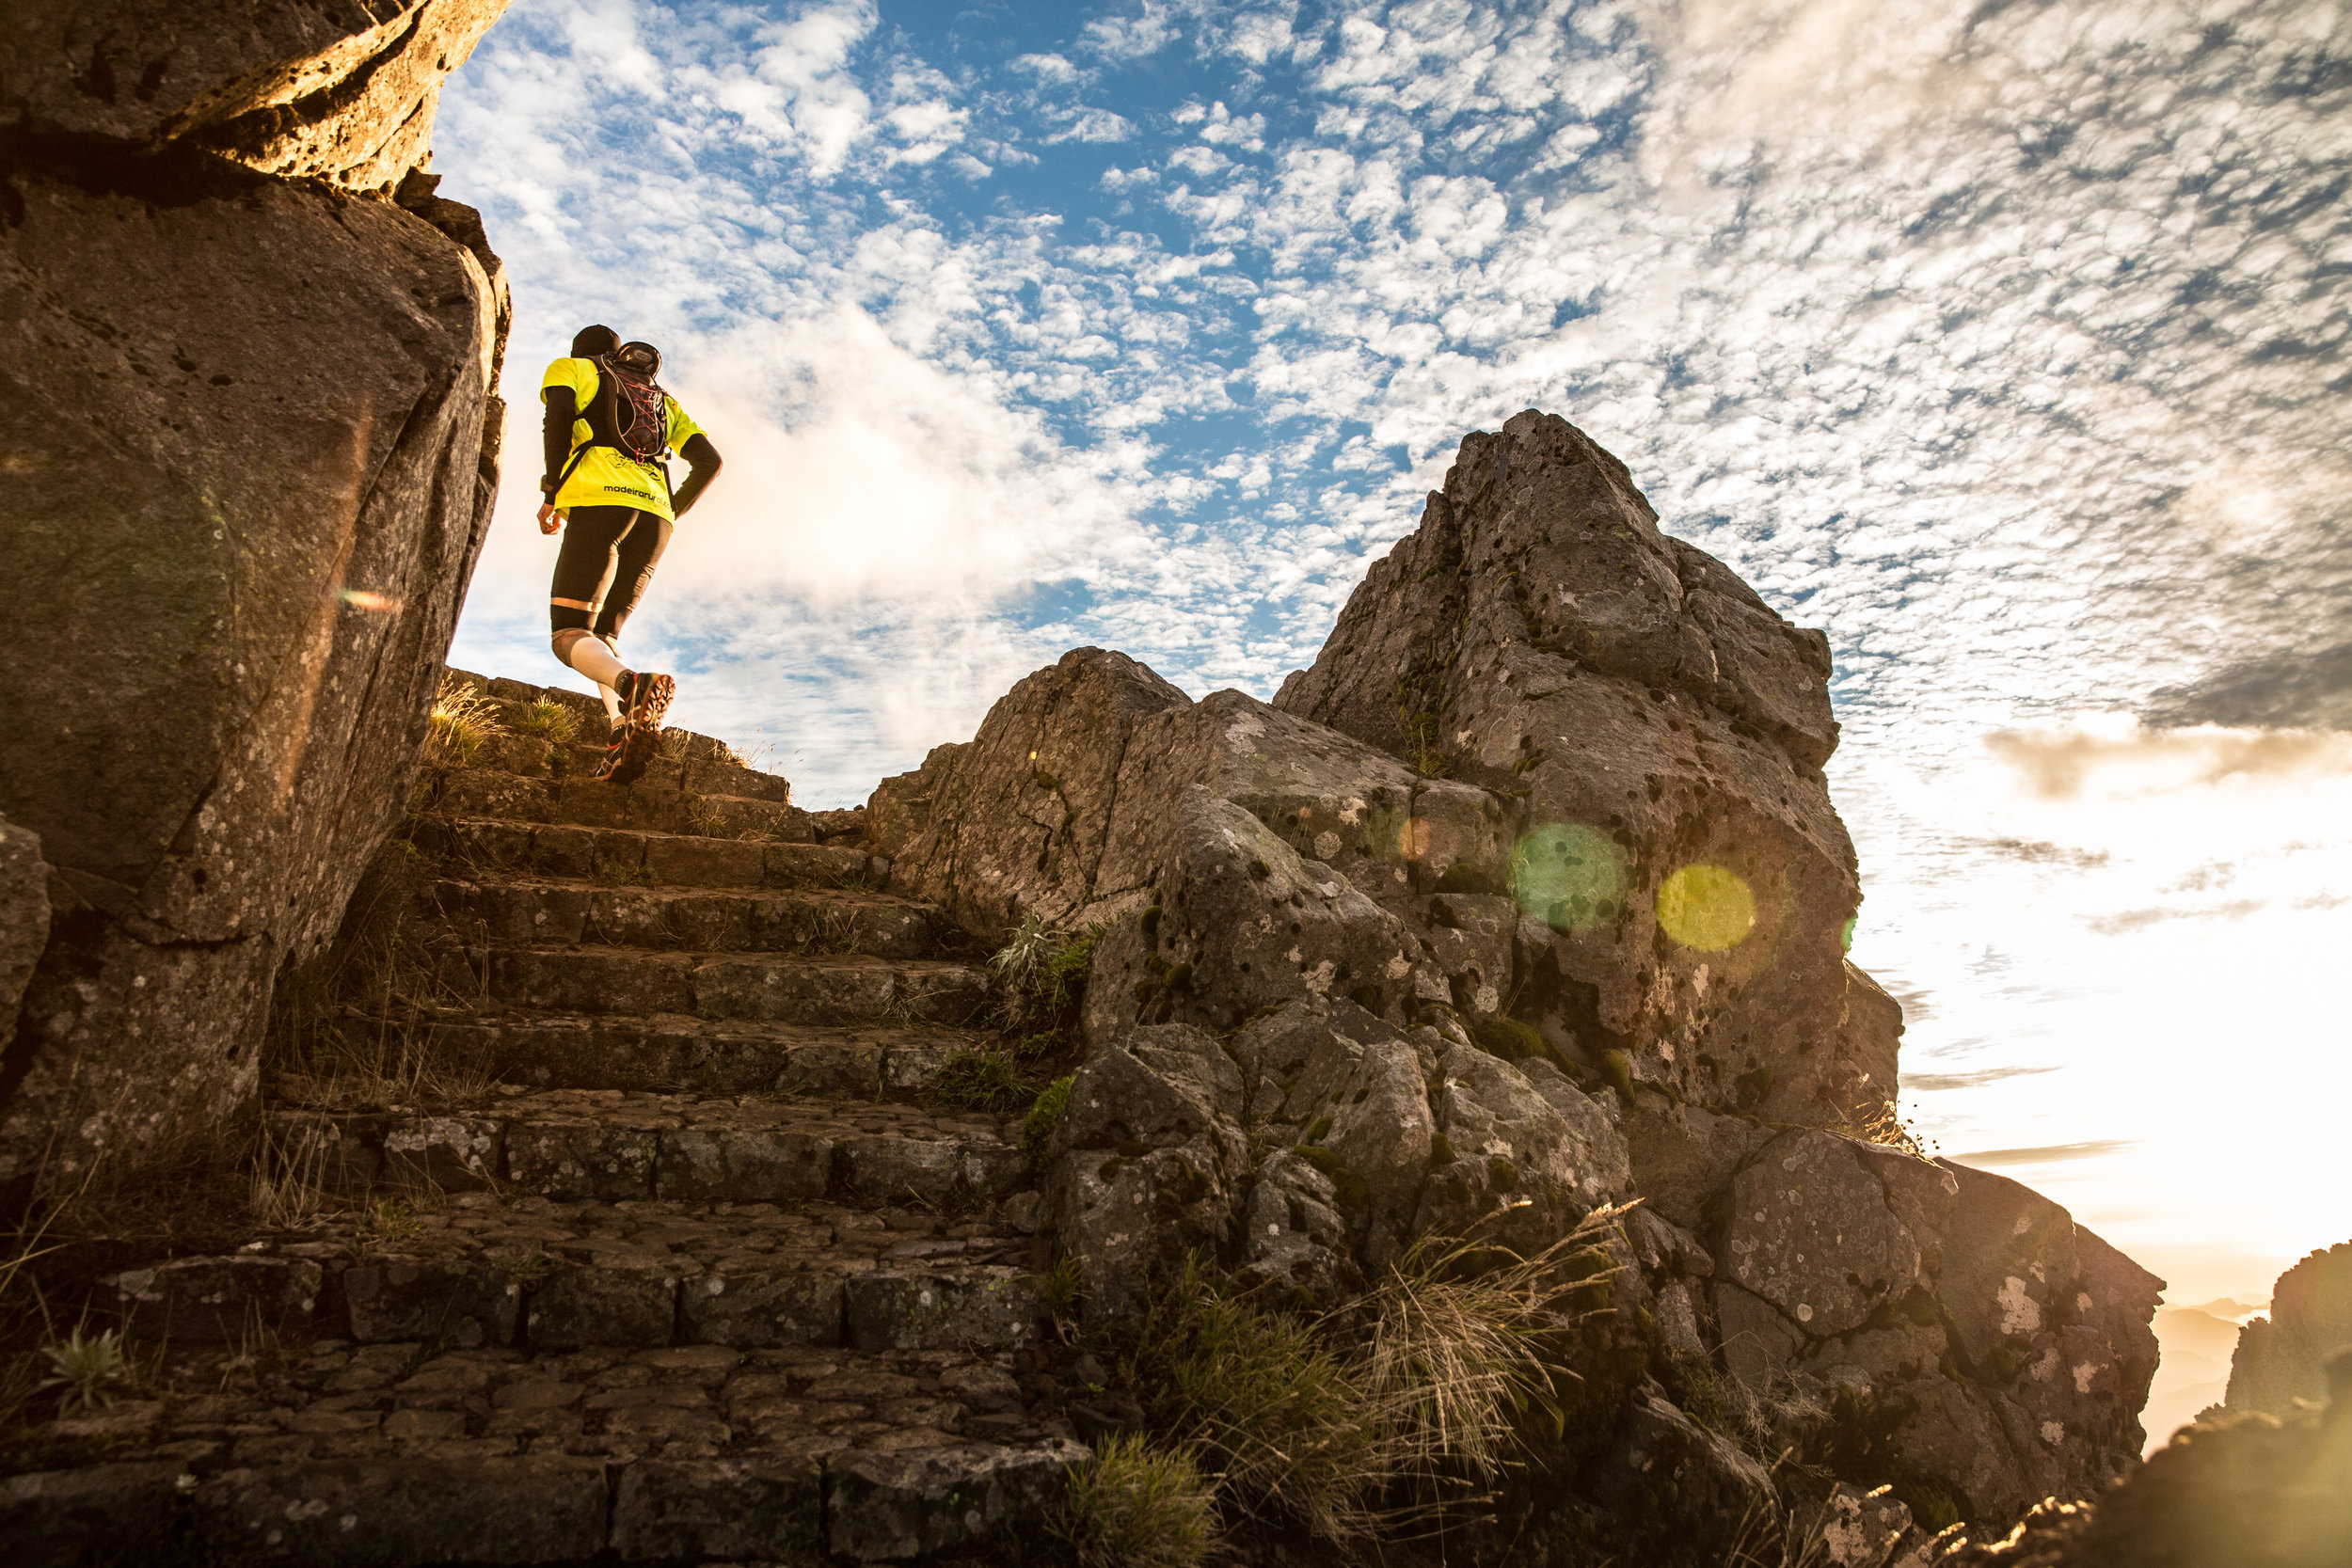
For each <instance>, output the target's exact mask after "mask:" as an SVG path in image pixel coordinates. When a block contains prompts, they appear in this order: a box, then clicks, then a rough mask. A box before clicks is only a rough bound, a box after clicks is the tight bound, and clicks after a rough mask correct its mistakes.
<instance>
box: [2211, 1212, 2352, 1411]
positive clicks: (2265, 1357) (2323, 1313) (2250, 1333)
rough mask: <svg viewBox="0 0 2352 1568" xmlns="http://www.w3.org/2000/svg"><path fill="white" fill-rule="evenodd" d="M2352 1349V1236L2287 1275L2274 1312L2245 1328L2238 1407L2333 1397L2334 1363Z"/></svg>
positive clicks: (2236, 1370) (2235, 1381)
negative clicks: (2331, 1373)
mask: <svg viewBox="0 0 2352 1568" xmlns="http://www.w3.org/2000/svg"><path fill="white" fill-rule="evenodd" d="M2347 1351H2352V1242H2339V1243H2336V1244H2335V1245H2334V1246H2331V1247H2328V1248H2325V1249H2323V1250H2321V1251H2318V1252H2314V1253H2312V1254H2311V1255H2310V1256H2309V1257H2307V1258H2305V1259H2303V1260H2302V1261H2301V1262H2299V1263H2297V1264H2296V1265H2295V1267H2293V1268H2291V1269H2289V1270H2287V1272H2286V1273H2284V1274H2282V1275H2280V1276H2279V1283H2278V1284H2277V1285H2276V1286H2274V1287H2273V1288H2272V1290H2271V1293H2270V1315H2269V1316H2268V1317H2267V1318H2256V1319H2255V1320H2253V1322H2251V1323H2248V1324H2247V1325H2246V1326H2245V1327H2243V1328H2241V1329H2239V1330H2238V1336H2237V1352H2236V1354H2233V1355H2232V1356H2231V1357H2230V1391H2229V1393H2228V1395H2227V1396H2225V1398H2224V1400H2223V1403H2224V1404H2225V1405H2226V1406H2227V1408H2229V1409H2231V1410H2267V1411H2269V1412H2270V1413H2271V1414H2272V1415H2274V1416H2283V1415H2286V1414H2287V1413H2288V1412H2290V1411H2292V1410H2293V1409H2294V1408H2295V1402H2296V1400H2311V1401H2313V1402H2317V1401H2321V1400H2325V1399H2326V1398H2327V1397H2328V1363H2329V1362H2330V1361H2333V1360H2334V1359H2335V1358H2336V1357H2337V1356H2339V1355H2342V1354H2344V1353H2345V1352H2347Z"/></svg>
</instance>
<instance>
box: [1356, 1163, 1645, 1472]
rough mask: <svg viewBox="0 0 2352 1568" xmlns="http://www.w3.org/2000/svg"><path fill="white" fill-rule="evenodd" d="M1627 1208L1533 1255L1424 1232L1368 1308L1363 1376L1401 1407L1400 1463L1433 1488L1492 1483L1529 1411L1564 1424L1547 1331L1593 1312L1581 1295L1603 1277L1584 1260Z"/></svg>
mask: <svg viewBox="0 0 2352 1568" xmlns="http://www.w3.org/2000/svg"><path fill="white" fill-rule="evenodd" d="M1622 1212H1623V1211H1622V1210H1619V1209H1614V1208H1609V1207H1603V1208H1599V1209H1596V1210H1594V1211H1593V1212H1591V1213H1590V1214H1588V1215H1587V1216H1585V1218H1584V1220H1583V1222H1582V1223H1581V1224H1580V1225H1579V1226H1578V1227H1576V1228H1575V1229H1574V1230H1572V1231H1570V1232H1569V1233H1568V1234H1567V1235H1565V1236H1563V1237H1561V1238H1560V1239H1559V1240H1558V1241H1556V1242H1554V1243H1552V1244H1551V1245H1550V1246H1549V1247H1546V1248H1545V1249H1544V1250H1543V1251H1542V1252H1539V1253H1537V1254H1536V1255H1535V1256H1534V1257H1532V1258H1521V1257H1519V1256H1518V1254H1516V1253H1513V1252H1511V1251H1509V1250H1508V1249H1506V1248H1502V1247H1498V1246H1495V1245H1493V1244H1491V1243H1486V1242H1482V1241H1477V1240H1467V1241H1466V1240H1460V1239H1456V1238H1453V1237H1447V1236H1439V1235H1435V1234H1429V1235H1423V1236H1422V1237H1421V1238H1420V1239H1419V1240H1417V1241H1415V1242H1414V1243H1412V1245H1410V1246H1408V1247H1406V1249H1405V1253H1404V1255H1403V1256H1402V1257H1400V1258H1399V1259H1397V1260H1396V1261H1395V1262H1394V1263H1393V1264H1392V1265H1391V1267H1390V1269H1389V1272H1388V1274H1387V1275H1386V1277H1384V1278H1383V1279H1382V1280H1381V1282H1380V1283H1379V1285H1378V1286H1376V1287H1375V1289H1374V1291H1372V1293H1371V1295H1370V1296H1369V1297H1367V1298H1366V1299H1365V1301H1364V1302H1362V1303H1361V1304H1359V1307H1358V1308H1357V1315H1358V1316H1359V1318H1362V1319H1365V1320H1369V1323H1370V1327H1371V1335H1370V1338H1369V1342H1368V1343H1367V1345H1366V1346H1365V1350H1364V1354H1363V1365H1362V1370H1361V1376H1362V1379H1363V1383H1364V1386H1365V1388H1366V1389H1367V1390H1368V1391H1369V1392H1370V1394H1371V1396H1372V1398H1373V1401H1374V1403H1375V1405H1376V1406H1378V1407H1379V1408H1381V1409H1384V1410H1386V1411H1388V1412H1390V1419H1391V1423H1392V1424H1391V1433H1392V1435H1393V1438H1394V1441H1395V1443H1396V1445H1397V1451H1396V1452H1395V1454H1394V1455H1393V1457H1394V1460H1395V1462H1396V1463H1397V1465H1399V1468H1400V1470H1401V1471H1402V1472H1403V1473H1404V1474H1405V1475H1406V1476H1407V1477H1409V1478H1411V1479H1412V1480H1413V1481H1415V1482H1416V1483H1417V1484H1418V1485H1419V1486H1420V1487H1421V1488H1422V1490H1423V1491H1424V1492H1430V1491H1434V1490H1436V1489H1438V1488H1441V1487H1442V1486H1443V1484H1444V1483H1446V1482H1448V1481H1453V1480H1455V1479H1469V1478H1474V1479H1476V1480H1479V1481H1491V1480H1493V1479H1495V1478H1496V1477H1498V1476H1500V1475H1501V1474H1502V1471H1503V1470H1505V1469H1506V1468H1508V1467H1510V1465H1512V1463H1513V1461H1512V1459H1511V1457H1510V1455H1511V1449H1512V1447H1513V1445H1514V1443H1515V1441H1516V1432H1517V1423H1518V1418H1520V1417H1521V1416H1523V1415H1525V1414H1527V1413H1529V1412H1530V1411H1539V1412H1541V1413H1542V1414H1544V1415H1546V1416H1548V1417H1549V1418H1550V1422H1549V1424H1551V1425H1554V1426H1556V1425H1557V1424H1558V1418H1559V1405H1558V1399H1557V1385H1556V1382H1555V1379H1556V1378H1557V1377H1559V1376H1569V1377H1573V1376H1574V1373H1572V1372H1558V1373H1555V1372H1554V1371H1553V1370H1552V1369H1551V1367H1550V1366H1549V1364H1548V1362H1547V1360H1546V1357H1545V1355H1544V1354H1543V1348H1542V1347H1543V1340H1544V1338H1545V1337H1546V1336H1548V1335H1551V1334H1554V1333H1557V1332H1559V1331H1561V1330H1563V1329H1566V1328H1569V1327H1572V1326H1573V1325H1574V1324H1575V1323H1577V1322H1578V1321H1579V1320H1580V1319H1581V1318H1583V1317H1585V1316H1587V1315H1589V1314H1588V1313H1587V1312H1586V1311H1584V1310H1581V1309H1579V1308H1578V1307H1575V1306H1574V1305H1573V1303H1572V1298H1573V1297H1575V1296H1576V1295H1577V1293H1579V1292H1580V1291H1584V1290H1585V1289H1586V1288H1587V1287H1589V1286H1590V1285H1591V1284H1592V1283H1593V1281H1594V1277H1595V1276H1594V1275H1593V1273H1592V1272H1591V1271H1590V1270H1589V1269H1584V1268H1580V1267H1578V1266H1576V1265H1578V1264H1579V1263H1581V1262H1582V1261H1585V1260H1588V1259H1594V1260H1597V1259H1599V1258H1600V1257H1602V1256H1603V1255H1602V1254H1601V1253H1600V1250H1599V1249H1600V1247H1601V1246H1602V1244H1603V1242H1604V1238H1605V1235H1606V1233H1607V1232H1608V1231H1609V1230H1610V1229H1611V1228H1612V1227H1613V1226H1614V1225H1615V1223H1616V1220H1617V1218H1618V1216H1619V1215H1620V1214H1621V1213H1622Z"/></svg>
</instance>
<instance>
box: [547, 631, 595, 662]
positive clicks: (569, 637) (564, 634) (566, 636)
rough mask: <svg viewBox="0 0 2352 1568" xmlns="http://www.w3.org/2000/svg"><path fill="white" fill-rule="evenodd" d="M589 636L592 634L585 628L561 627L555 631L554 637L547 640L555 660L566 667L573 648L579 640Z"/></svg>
mask: <svg viewBox="0 0 2352 1568" xmlns="http://www.w3.org/2000/svg"><path fill="white" fill-rule="evenodd" d="M591 635H593V634H592V633H591V632H590V631H589V630H588V628H587V627H586V626H561V627H558V628H557V629H556V632H555V635H554V636H552V637H550V638H548V646H550V647H552V648H553V649H554V650H555V657H556V658H557V659H558V660H560V661H561V662H563V663H564V664H566V665H568V664H570V663H571V662H572V649H573V648H574V646H576V645H577V644H578V643H579V641H580V639H581V638H583V637H588V636H591Z"/></svg>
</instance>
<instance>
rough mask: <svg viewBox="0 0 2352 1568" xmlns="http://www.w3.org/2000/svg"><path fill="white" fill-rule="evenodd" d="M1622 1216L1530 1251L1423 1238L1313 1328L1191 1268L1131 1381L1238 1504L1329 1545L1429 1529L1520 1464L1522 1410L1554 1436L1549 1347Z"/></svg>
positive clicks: (1151, 1325) (1577, 1313)
mask: <svg viewBox="0 0 2352 1568" xmlns="http://www.w3.org/2000/svg"><path fill="white" fill-rule="evenodd" d="M1621 1212H1622V1211H1621V1210H1617V1209H1612V1208H1602V1209H1598V1210H1596V1211H1594V1212H1593V1213H1592V1214H1591V1215H1589V1216H1588V1217H1587V1218H1586V1219H1585V1220H1584V1222H1583V1223H1582V1224H1581V1225H1579V1226H1578V1227H1576V1229H1575V1230H1574V1231H1572V1232H1570V1233H1569V1234H1568V1235H1566V1236H1564V1237H1562V1238H1561V1239H1560V1240H1559V1241H1558V1242H1556V1243H1553V1244H1552V1245H1550V1246H1549V1247H1547V1248H1545V1249H1544V1250H1543V1251H1542V1252H1541V1253H1538V1254H1536V1255H1535V1256H1534V1257H1532V1258H1522V1257H1519V1256H1518V1255H1517V1254H1514V1253H1512V1252H1510V1251H1508V1250H1506V1249H1503V1248H1500V1247H1496V1246H1494V1245H1492V1244H1491V1243H1486V1242H1483V1241H1479V1240H1476V1239H1470V1240H1462V1239H1454V1238H1443V1237H1429V1238H1424V1239H1422V1241H1421V1242H1420V1243H1416V1244H1415V1245H1414V1246H1412V1247H1411V1248H1409V1249H1408V1250H1407V1251H1406V1254H1405V1256H1404V1257H1402V1258H1401V1259H1398V1260H1397V1262H1396V1263H1395V1264H1394V1265H1393V1266H1392V1267H1391V1270H1390V1271H1389V1273H1388V1275H1387V1276H1386V1277H1385V1278H1384V1279H1382V1280H1381V1282H1380V1283H1379V1284H1378V1285H1376V1286H1375V1288H1374V1289H1373V1290H1372V1291H1370V1292H1369V1293H1368V1294H1366V1295H1365V1296H1364V1297H1363V1298H1361V1299H1360V1300H1359V1301H1358V1302H1356V1303H1354V1304H1353V1305H1351V1306H1349V1307H1345V1308H1343V1309H1341V1310H1340V1311H1337V1312H1334V1313H1330V1314H1327V1315H1325V1316H1322V1317H1317V1318H1305V1317H1300V1316H1297V1315H1295V1314H1292V1313H1289V1312H1283V1311H1278V1310H1270V1309H1268V1308H1267V1307H1266V1306H1265V1305H1263V1301H1262V1300H1261V1299H1259V1298H1256V1297H1253V1296H1252V1295H1250V1294H1249V1293H1248V1292H1245V1291H1234V1290H1231V1289H1229V1288H1227V1287H1226V1286H1225V1285H1223V1284H1222V1283H1221V1282H1219V1281H1218V1280H1216V1278H1215V1277H1213V1276H1212V1275H1210V1274H1209V1272H1208V1270H1207V1268H1206V1266H1205V1265H1204V1264H1203V1263H1202V1262H1201V1261H1200V1259H1194V1260H1193V1261H1192V1262H1191V1263H1190V1264H1189V1265H1188V1266H1187V1267H1186V1268H1185V1269H1184V1272H1183V1273H1182V1274H1181V1275H1179V1276H1178V1277H1177V1278H1176V1279H1174V1280H1172V1281H1171V1282H1170V1283H1169V1285H1168V1288H1167V1289H1165V1290H1164V1291H1160V1292H1159V1293H1158V1294H1157V1295H1156V1296H1155V1297H1154V1298H1153V1302H1152V1307H1151V1309H1150V1311H1149V1312H1148V1313H1147V1314H1146V1316H1145V1319H1144V1321H1143V1322H1142V1323H1140V1324H1138V1325H1136V1330H1135V1334H1134V1338H1133V1339H1132V1340H1131V1341H1130V1344H1129V1348H1128V1351H1127V1353H1126V1354H1125V1355H1124V1356H1123V1357H1122V1368H1121V1370H1122V1372H1123V1374H1124V1381H1125V1382H1126V1383H1127V1384H1128V1385H1129V1386H1133V1387H1135V1388H1136V1390H1137V1391H1138V1392H1139V1393H1140V1395H1141V1396H1142V1398H1143V1401H1144V1403H1145V1407H1146V1409H1147V1411H1148V1412H1149V1414H1150V1416H1151V1418H1152V1426H1153V1429H1154V1430H1155V1431H1156V1432H1157V1433H1160V1434H1162V1435H1163V1436H1164V1437H1166V1438H1167V1439H1168V1440H1169V1441H1171V1442H1173V1443H1175V1444H1176V1445H1178V1446H1180V1447H1182V1448H1183V1449H1185V1450H1186V1451H1188V1452H1194V1453H1198V1454H1199V1455H1200V1458H1201V1459H1202V1461H1203V1462H1204V1463H1205V1464H1206V1465H1208V1466H1209V1468H1210V1469H1211V1470H1212V1471H1213V1472H1214V1473H1215V1474H1216V1478H1217V1481H1218V1496H1219V1498H1220V1500H1221V1502H1222V1503H1223V1504H1224V1505H1225V1506H1226V1507H1227V1508H1229V1509H1230V1510H1232V1511H1234V1512H1237V1513H1241V1514H1243V1515H1245V1516H1248V1517H1254V1518H1257V1519H1261V1520H1263V1521H1265V1522H1268V1523H1272V1524H1277V1525H1295V1526H1303V1527H1304V1528H1306V1529H1308V1530H1309V1531H1310V1532H1311V1533H1312V1534H1313V1535H1316V1536H1319V1537H1321V1538H1322V1539H1324V1540H1326V1541H1330V1542H1337V1543H1346V1542H1354V1541H1363V1540H1370V1539H1380V1540H1389V1541H1394V1540H1402V1539H1406V1538H1409V1537H1411V1536H1413V1535H1416V1534H1420V1533H1425V1532H1428V1531H1430V1530H1433V1529H1435V1528H1438V1527H1439V1526H1440V1525H1442V1524H1443V1523H1444V1522H1445V1521H1447V1520H1448V1519H1449V1518H1452V1517H1456V1516H1458V1515H1459V1514H1460V1513H1461V1512H1462V1511H1463V1510H1464V1509H1465V1508H1468V1507H1471V1506H1474V1505H1480V1504H1483V1503H1484V1502H1485V1501H1486V1499H1487V1497H1488V1494H1487V1492H1486V1486H1487V1485H1488V1483H1491V1482H1493V1481H1496V1480H1498V1479H1499V1478H1501V1477H1502V1475H1503V1474H1504V1473H1505V1472H1506V1471H1508V1470H1510V1469H1513V1468H1515V1467H1516V1466H1517V1465H1518V1464H1519V1463H1520V1461H1519V1460H1518V1458H1517V1454H1518V1449H1519V1445H1520V1443H1521V1441H1522V1433H1523V1431H1525V1430H1526V1426H1525V1423H1526V1422H1527V1420H1528V1418H1530V1417H1539V1418H1549V1423H1550V1424H1551V1426H1552V1427H1553V1429H1554V1432H1555V1433H1556V1431H1557V1427H1558V1424H1559V1422H1560V1421H1561V1420H1563V1419H1565V1417H1564V1416H1563V1414H1562V1409H1561V1402H1560V1401H1559V1399H1558V1389H1559V1385H1560V1381H1561V1380H1562V1379H1564V1378H1572V1377H1573V1376H1574V1373H1573V1372H1571V1371H1569V1370H1565V1367H1563V1366H1562V1365H1560V1364H1559V1361H1558V1359H1557V1358H1556V1357H1555V1356H1554V1355H1552V1354H1548V1352H1550V1351H1552V1350H1555V1349H1556V1348H1557V1347H1558V1346H1559V1345H1560V1344H1561V1343H1563V1342H1564V1340H1565V1336H1566V1335H1567V1334H1569V1333H1570V1332H1572V1331H1573V1330H1574V1329H1575V1328H1576V1326H1577V1324H1578V1323H1580V1322H1581V1321H1582V1320H1583V1319H1585V1318H1587V1317H1589V1316H1591V1315H1593V1310H1594V1309H1589V1308H1585V1307H1579V1306H1577V1305H1575V1302H1576V1298H1577V1296H1578V1294H1579V1292H1582V1291H1588V1290H1589V1289H1590V1288H1591V1287H1592V1286H1593V1285H1595V1284H1596V1283H1597V1281H1600V1280H1603V1279H1606V1278H1607V1277H1608V1275H1609V1274H1610V1273H1611V1272H1612V1270H1611V1269H1610V1268H1609V1267H1608V1266H1607V1265H1606V1263H1605V1261H1604V1259H1605V1253H1604V1250H1603V1249H1604V1246H1605V1243H1606V1241H1607V1238H1608V1236H1609V1235H1610V1234H1611V1232H1612V1231H1613V1229H1614V1227H1615V1225H1616V1222H1617V1219H1618V1216H1619V1214H1620V1213H1621ZM1596 1265H1599V1266H1596ZM1542 1424H1543V1422H1542V1421H1541V1420H1539V1421H1538V1422H1537V1425H1538V1426H1541V1425H1542Z"/></svg>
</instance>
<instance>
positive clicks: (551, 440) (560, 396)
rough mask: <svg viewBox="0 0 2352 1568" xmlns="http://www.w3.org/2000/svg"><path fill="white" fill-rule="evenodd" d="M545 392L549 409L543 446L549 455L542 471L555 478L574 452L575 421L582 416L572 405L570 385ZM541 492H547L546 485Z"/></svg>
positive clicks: (541, 437) (543, 425)
mask: <svg viewBox="0 0 2352 1568" xmlns="http://www.w3.org/2000/svg"><path fill="white" fill-rule="evenodd" d="M542 395H543V396H544V397H545V398H546V399H547V404H548V411H547V416H546V418H545V420H543V421H542V422H541V424H540V426H539V446H540V450H541V451H544V452H545V453H546V455H547V466H546V467H543V468H541V469H540V470H539V472H540V475H541V477H542V478H543V479H553V478H554V477H555V476H556V475H558V474H560V473H562V472H563V471H564V463H565V462H566V461H568V460H569V459H570V457H571V455H572V421H573V420H576V419H578V418H580V413H579V410H577V409H576V408H574V407H573V406H572V389H571V388H569V387H550V388H548V389H547V391H546V392H545V393H544V394H542ZM541 493H542V494H545V493H546V491H545V486H544V485H543V486H542V487H541Z"/></svg>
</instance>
